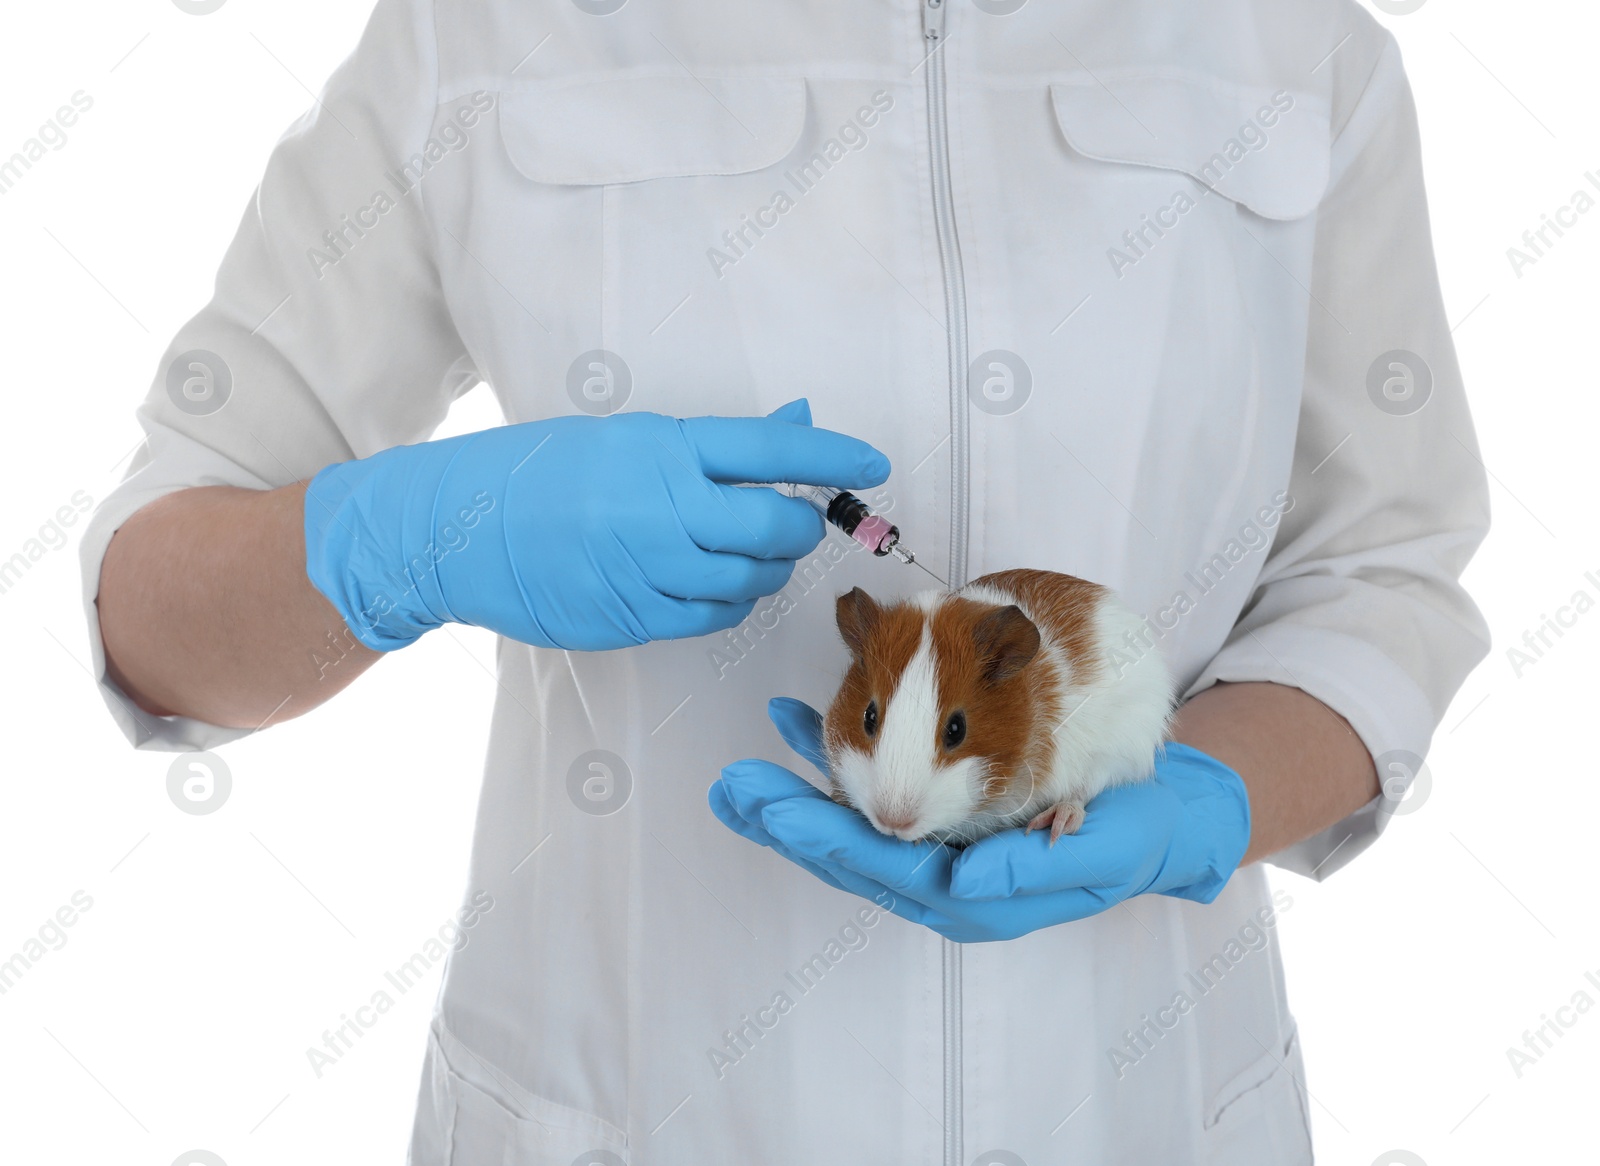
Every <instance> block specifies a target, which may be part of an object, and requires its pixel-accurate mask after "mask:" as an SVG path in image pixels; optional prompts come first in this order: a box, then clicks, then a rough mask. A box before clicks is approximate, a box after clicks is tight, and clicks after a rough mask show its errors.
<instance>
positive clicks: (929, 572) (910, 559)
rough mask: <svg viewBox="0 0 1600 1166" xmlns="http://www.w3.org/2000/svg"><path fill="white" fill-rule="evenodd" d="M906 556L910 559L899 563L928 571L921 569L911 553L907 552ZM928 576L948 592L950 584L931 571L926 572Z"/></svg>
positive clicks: (924, 568) (926, 569)
mask: <svg viewBox="0 0 1600 1166" xmlns="http://www.w3.org/2000/svg"><path fill="white" fill-rule="evenodd" d="M906 554H907V556H910V557H907V558H904V559H901V560H900V561H901V562H902V563H910V564H911V565H912V566H913V567H921V568H922V570H924V571H928V568H926V567H923V566H922V564H921V563H919V562H917V560H916V558H915V557H914V556H911V552H910V551H907V552H906ZM897 557H898V556H897ZM928 574H929V575H930V576H932V577H933V578H934V579H935V580H936V581H937V582H938V583H939V585H940V586H941V587H943V588H944V589H945V590H946V591H948V590H950V584H948V583H946V582H945V581H944V580H943V579H940V578H939V576H937V575H934V574H933V572H932V571H928Z"/></svg>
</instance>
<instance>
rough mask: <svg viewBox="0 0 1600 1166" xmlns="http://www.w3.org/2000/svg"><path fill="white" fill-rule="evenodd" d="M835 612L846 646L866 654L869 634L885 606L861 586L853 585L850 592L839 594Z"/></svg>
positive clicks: (858, 654)
mask: <svg viewBox="0 0 1600 1166" xmlns="http://www.w3.org/2000/svg"><path fill="white" fill-rule="evenodd" d="M834 613H835V615H836V616H837V618H838V620H839V634H840V635H841V636H843V637H844V642H845V646H846V647H848V648H849V649H850V651H851V652H852V653H853V654H855V655H857V656H862V655H865V654H866V650H867V636H868V635H870V634H871V632H872V629H873V628H874V627H876V626H877V623H878V620H879V619H880V618H881V617H882V615H883V608H881V607H879V606H878V603H877V601H876V600H875V599H873V598H872V596H870V595H868V594H867V593H866V592H865V591H863V590H861V588H859V587H852V588H851V589H850V590H849V592H847V593H846V594H844V595H841V596H839V599H838V602H837V603H836V604H835V605H834Z"/></svg>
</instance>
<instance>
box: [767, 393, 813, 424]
mask: <svg viewBox="0 0 1600 1166" xmlns="http://www.w3.org/2000/svg"><path fill="white" fill-rule="evenodd" d="M767 416H768V417H773V418H776V419H777V420H779V421H788V422H790V423H792V424H794V425H810V424H811V402H810V401H808V400H806V399H805V398H804V397H796V398H795V399H794V400H792V401H790V402H789V403H788V404H787V405H779V406H778V407H777V408H776V409H774V410H773V411H772V412H770V413H768V414H767Z"/></svg>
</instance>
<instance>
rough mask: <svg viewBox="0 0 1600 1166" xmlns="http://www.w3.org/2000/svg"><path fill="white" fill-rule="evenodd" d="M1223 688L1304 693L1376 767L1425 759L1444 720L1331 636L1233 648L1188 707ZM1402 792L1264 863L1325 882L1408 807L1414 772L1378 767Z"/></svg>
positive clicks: (1282, 634) (1344, 639)
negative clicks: (1396, 759) (1391, 757)
mask: <svg viewBox="0 0 1600 1166" xmlns="http://www.w3.org/2000/svg"><path fill="white" fill-rule="evenodd" d="M1219 681H1235V682H1249V681H1258V682H1267V683H1272V684H1282V685H1287V686H1289V687H1291V688H1298V689H1300V690H1301V691H1302V692H1305V693H1307V694H1308V695H1310V696H1313V697H1315V698H1316V699H1318V700H1320V701H1321V702H1322V703H1323V704H1325V705H1327V706H1328V707H1329V708H1330V709H1332V710H1333V711H1334V712H1336V713H1338V714H1339V715H1340V716H1342V717H1343V718H1344V719H1345V720H1347V721H1348V722H1350V727H1351V728H1352V729H1354V730H1355V733H1356V735H1357V736H1358V737H1360V738H1361V742H1362V744H1363V745H1365V746H1366V748H1367V751H1368V752H1369V753H1370V754H1371V755H1372V757H1373V758H1374V761H1375V763H1376V762H1377V761H1378V759H1381V758H1383V757H1384V755H1385V754H1389V753H1393V752H1397V751H1399V752H1404V753H1408V754H1412V755H1414V757H1415V759H1416V762H1417V763H1420V761H1421V759H1422V758H1423V757H1425V756H1426V755H1427V752H1428V745H1429V743H1430V741H1431V740H1432V738H1433V730H1434V728H1435V726H1436V725H1437V724H1438V720H1439V718H1438V716H1437V715H1436V714H1435V712H1434V710H1433V707H1432V706H1431V705H1430V704H1429V702H1428V699H1427V697H1426V696H1424V695H1423V693H1422V690H1421V689H1420V688H1418V686H1417V684H1416V682H1415V681H1413V680H1412V679H1411V677H1410V676H1409V675H1408V674H1407V673H1406V672H1405V670H1404V669H1402V668H1401V667H1400V666H1399V665H1398V664H1396V663H1395V662H1394V661H1393V660H1392V659H1390V658H1389V657H1388V656H1386V655H1385V654H1384V653H1383V652H1381V651H1379V650H1378V649H1377V648H1375V647H1373V645H1372V644H1370V643H1368V642H1367V641H1366V640H1362V639H1358V638H1357V637H1355V636H1350V635H1345V634H1343V633H1341V632H1335V631H1330V630H1327V629H1325V628H1307V627H1295V626H1292V625H1285V624H1270V625H1267V626H1265V627H1262V628H1259V629H1256V630H1254V631H1250V632H1247V633H1245V634H1244V635H1243V636H1241V637H1240V638H1238V639H1236V640H1234V641H1233V642H1231V643H1229V644H1228V645H1227V646H1226V647H1224V648H1223V649H1222V651H1221V652H1219V653H1217V655H1216V656H1215V657H1214V658H1213V659H1212V661H1211V663H1210V664H1208V665H1206V667H1205V668H1204V669H1203V670H1202V671H1201V673H1200V675H1199V676H1198V677H1196V678H1195V680H1194V682H1193V683H1192V684H1190V685H1189V687H1188V688H1187V689H1186V690H1185V691H1184V693H1183V696H1182V699H1183V700H1188V699H1189V698H1190V697H1192V696H1194V695H1195V694H1196V693H1198V692H1201V691H1203V690H1205V689H1207V688H1210V687H1211V686H1212V685H1213V684H1216V683H1218V682H1219ZM1378 768H1379V773H1380V774H1382V773H1384V772H1385V771H1386V770H1388V771H1389V772H1390V773H1391V774H1399V773H1401V772H1402V769H1405V770H1406V771H1407V772H1406V776H1405V778H1404V784H1403V785H1402V784H1400V783H1397V782H1396V781H1394V780H1393V778H1391V779H1389V780H1387V781H1386V783H1385V786H1384V793H1383V794H1381V795H1380V796H1378V797H1376V798H1374V799H1373V800H1372V801H1370V802H1368V803H1367V804H1366V805H1365V806H1363V807H1361V809H1359V810H1357V811H1356V812H1355V813H1353V814H1351V815H1349V816H1348V817H1347V818H1345V819H1344V820H1343V821H1340V822H1337V823H1335V824H1334V825H1332V826H1330V827H1328V828H1327V829H1326V830H1323V831H1322V832H1321V833H1319V834H1315V835H1313V836H1311V837H1310V838H1306V839H1304V840H1302V841H1300V842H1297V843H1294V844H1293V845H1291V846H1287V847H1285V848H1284V849H1283V850H1280V851H1278V852H1277V853H1276V854H1272V855H1269V856H1268V857H1267V859H1266V861H1267V862H1270V863H1271V864H1272V865H1273V866H1276V867H1281V868H1282V869H1284V870H1291V871H1294V872H1295V873H1297V874H1302V875H1305V876H1306V877H1307V878H1312V879H1316V880H1317V881H1319V882H1320V881H1322V880H1323V879H1326V878H1327V877H1328V876H1329V875H1331V874H1332V873H1333V872H1334V871H1336V870H1338V869H1339V868H1340V867H1342V866H1344V865H1345V864H1346V863H1348V862H1349V861H1350V860H1351V859H1353V858H1355V857H1356V855H1358V854H1360V853H1361V852H1362V851H1363V850H1365V849H1366V848H1367V847H1369V846H1371V845H1372V844H1373V843H1374V842H1375V841H1377V838H1378V835H1379V834H1381V833H1383V831H1384V829H1385V828H1386V827H1387V826H1388V825H1389V820H1390V819H1391V818H1392V817H1394V814H1395V811H1396V810H1397V809H1398V808H1400V807H1401V806H1403V804H1404V798H1405V793H1406V791H1407V790H1408V789H1409V788H1410V777H1411V774H1410V772H1409V767H1402V769H1391V768H1390V767H1388V766H1385V765H1383V764H1379V765H1378Z"/></svg>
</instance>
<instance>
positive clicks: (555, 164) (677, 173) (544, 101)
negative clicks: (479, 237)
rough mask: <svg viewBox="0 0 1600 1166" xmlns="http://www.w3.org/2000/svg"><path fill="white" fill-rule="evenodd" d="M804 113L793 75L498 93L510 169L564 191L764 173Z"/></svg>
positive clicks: (790, 142)
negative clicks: (576, 187)
mask: <svg viewBox="0 0 1600 1166" xmlns="http://www.w3.org/2000/svg"><path fill="white" fill-rule="evenodd" d="M805 113H806V92H805V81H804V80H802V79H801V78H798V77H796V78H770V79H769V78H753V77H741V78H722V79H716V78H701V79H699V80H696V79H695V78H693V77H632V78H607V79H605V80H600V81H579V82H552V83H548V84H541V85H538V86H534V87H532V88H528V89H523V90H519V91H518V92H515V93H504V94H502V95H501V97H500V127H501V136H502V139H503V141H504V142H505V148H506V153H507V154H508V155H509V156H510V158H511V163H512V165H513V166H515V167H516V168H517V170H518V171H519V172H520V173H521V174H522V175H523V176H524V177H527V178H530V179H532V180H533V181H535V182H541V183H547V184H550V185H563V186H609V185H615V184H619V183H629V182H642V181H645V180H647V179H652V178H678V177H688V176H691V175H730V174H745V173H749V172H751V171H754V170H760V169H764V168H765V167H767V166H770V165H772V164H773V163H775V162H777V161H779V160H780V159H782V158H783V157H785V156H786V155H787V154H788V153H789V151H790V150H791V149H792V148H793V147H794V145H795V143H796V142H797V141H798V140H799V137H800V132H801V130H802V128H803V127H804V124H805Z"/></svg>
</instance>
